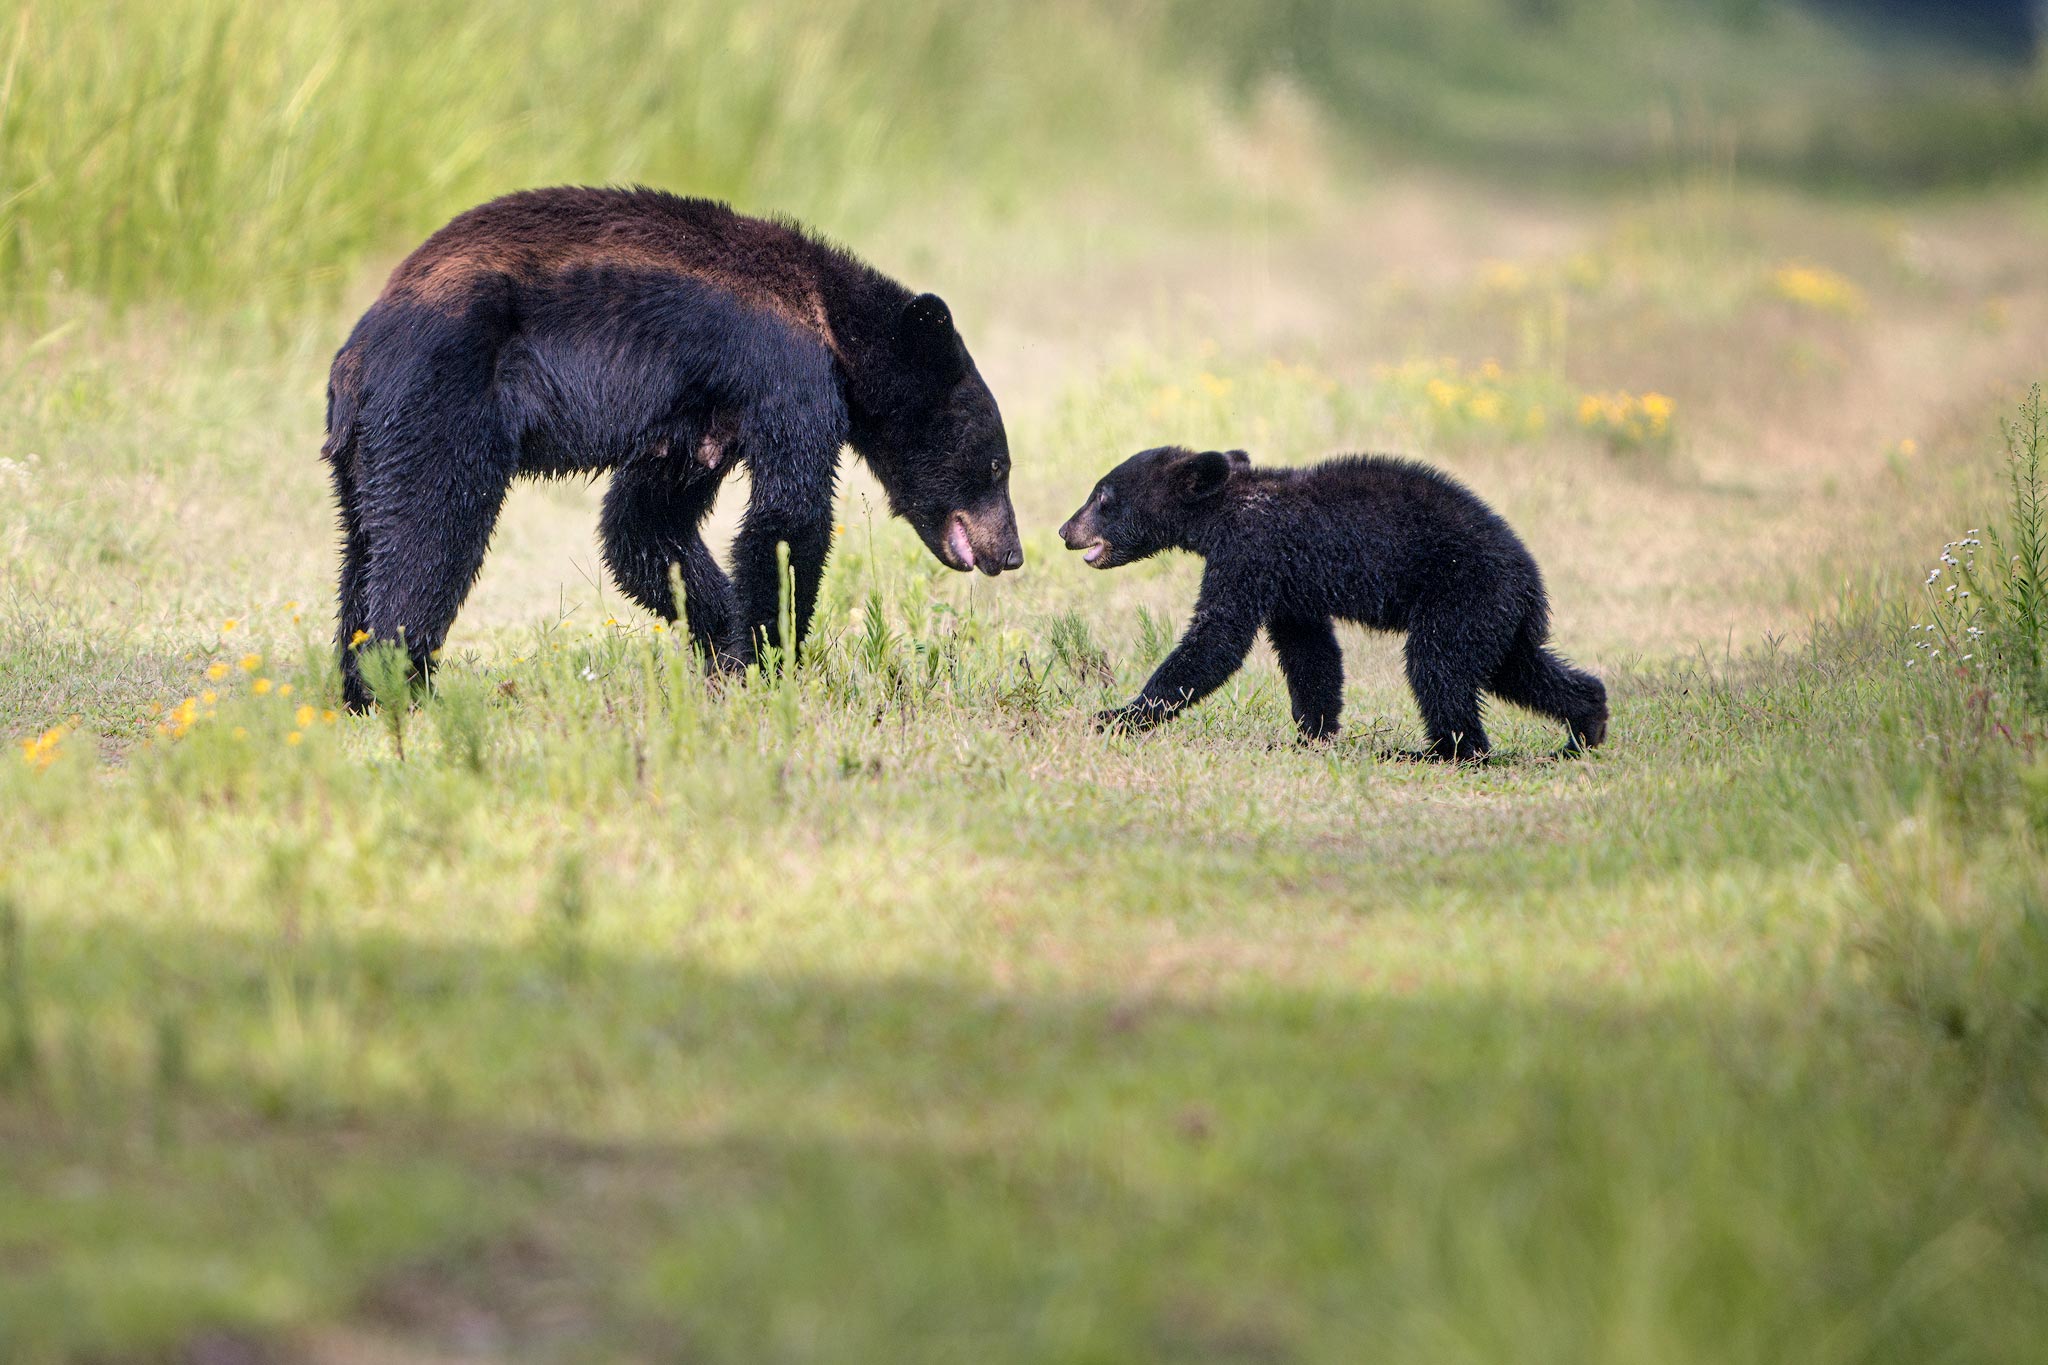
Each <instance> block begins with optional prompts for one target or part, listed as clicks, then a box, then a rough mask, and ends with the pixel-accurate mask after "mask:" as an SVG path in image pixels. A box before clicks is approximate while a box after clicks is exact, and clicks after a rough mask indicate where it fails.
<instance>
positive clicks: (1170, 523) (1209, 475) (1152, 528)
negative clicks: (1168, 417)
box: [1060, 446, 1251, 569]
mask: <svg viewBox="0 0 2048 1365" xmlns="http://www.w3.org/2000/svg"><path fill="white" fill-rule="evenodd" d="M1250 467H1251V456H1249V455H1247V454H1245V453H1244V452H1243V451H1242V450H1204V451H1201V452H1200V453H1197V452H1195V451H1192V450H1187V449H1184V448H1183V447H1180V446H1160V447H1158V448H1156V449H1153V450H1146V451H1140V452H1139V453H1138V454H1136V455H1133V456H1131V458H1130V459H1128V460H1125V461H1124V462H1123V463H1122V464H1120V465H1118V466H1117V467H1116V468H1115V469H1112V470H1110V471H1109V473H1107V474H1105V475H1103V476H1102V481H1101V482H1100V483H1098V484H1096V485H1095V491H1094V492H1093V493H1090V494H1089V495H1088V501H1086V502H1084V503H1082V504H1081V510H1080V511H1078V512H1076V513H1074V515H1073V516H1071V517H1069V518H1067V524H1066V525H1065V526H1062V527H1060V539H1061V540H1063V541H1065V542H1066V543H1067V548H1068V549H1069V550H1079V551H1081V557H1082V558H1083V559H1085V560H1087V561H1088V562H1089V563H1090V564H1092V565H1094V566H1095V567H1096V568H1098V569H1113V568H1115V567H1116V566H1117V565H1119V564H1133V563H1136V562H1137V561H1138V560H1141V559H1144V558H1145V557H1146V556H1148V555H1155V554H1158V553H1159V552H1160V551H1161V550H1170V549H1175V548H1179V547H1183V546H1185V545H1186V543H1187V536H1188V532H1189V529H1190V528H1191V527H1192V525H1193V524H1194V523H1195V522H1196V521H1197V520H1198V519H1199V518H1200V517H1201V515H1202V514H1203V512H1204V511H1206V510H1208V509H1209V508H1211V507H1213V506H1214V505H1215V501H1216V499H1217V498H1219V497H1220V496H1221V495H1222V493H1223V490H1224V489H1226V488H1228V487H1229V486H1230V481H1231V480H1232V479H1233V478H1236V477H1237V476H1238V475H1240V474H1242V473H1243V472H1244V471H1245V470H1247V469H1249V468H1250Z"/></svg>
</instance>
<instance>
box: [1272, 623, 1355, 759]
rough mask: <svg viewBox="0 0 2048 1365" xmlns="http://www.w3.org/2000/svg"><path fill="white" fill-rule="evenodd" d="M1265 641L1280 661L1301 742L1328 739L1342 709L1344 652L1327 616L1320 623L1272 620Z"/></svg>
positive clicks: (1335, 729)
mask: <svg viewBox="0 0 2048 1365" xmlns="http://www.w3.org/2000/svg"><path fill="white" fill-rule="evenodd" d="M1266 638H1267V639H1269V640H1271V641H1272V642H1273V652H1274V653H1275V654H1277V655H1278V656H1279V658H1280V673H1281V676H1283V677H1285V678H1286V679H1287V700H1288V702H1289V703H1290V705H1291V708H1292V710H1293V712H1294V724H1295V726H1296V728H1297V729H1299V730H1300V731H1301V737H1302V738H1303V739H1328V738H1329V737H1330V736H1332V735H1334V734H1336V733H1337V717H1338V716H1339V715H1340V714H1341V713H1342V712H1343V710H1344V651H1343V650H1342V649H1341V648H1340V647H1339V646H1338V644H1337V631H1336V628H1335V626H1333V625H1332V624H1331V622H1330V618H1328V617H1327V616H1326V617H1324V618H1322V619H1321V620H1319V621H1304V620H1296V619H1292V618H1284V617H1278V616H1276V617H1273V618H1272V619H1270V620H1268V621H1267V622H1266Z"/></svg>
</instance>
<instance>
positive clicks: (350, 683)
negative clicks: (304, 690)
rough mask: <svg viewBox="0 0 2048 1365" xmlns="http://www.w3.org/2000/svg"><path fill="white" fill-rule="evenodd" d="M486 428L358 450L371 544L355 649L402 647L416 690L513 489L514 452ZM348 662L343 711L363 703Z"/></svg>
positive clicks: (353, 655)
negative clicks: (362, 456) (362, 635)
mask: <svg viewBox="0 0 2048 1365" xmlns="http://www.w3.org/2000/svg"><path fill="white" fill-rule="evenodd" d="M494 426H495V423H488V422H481V421H479V422H478V423H477V425H475V426H472V427H471V428H470V429H469V430H468V431H467V432H466V433H465V434H464V439H462V440H461V441H460V442H457V441H455V440H451V439H449V435H448V433H446V432H437V431H432V430H428V431H404V432H402V433H401V434H399V435H398V436H396V437H395V438H393V439H390V440H388V441H386V442H385V443H383V444H382V446H381V448H380V449H378V450H376V451H374V452H370V451H366V452H365V453H366V456H369V457H370V458H366V460H365V462H364V463H365V468H366V476H367V477H366V478H365V479H364V484H365V486H364V487H362V488H360V489H359V494H360V497H359V504H360V506H361V508H362V514H363V520H364V523H365V526H366V527H367V529H368V530H369V532H370V539H369V547H368V548H369V554H368V565H367V571H366V573H365V575H364V582H365V593H364V598H365V612H364V615H365V619H366V624H365V625H364V626H362V627H360V629H363V630H366V631H367V632H368V639H366V640H365V641H364V643H363V645H362V646H361V648H363V649H367V648H370V647H371V645H373V644H397V643H402V644H403V645H404V647H405V651H406V653H407V655H408V656H409V657H410V658H411V661H412V673H413V677H414V678H415V679H416V680H417V681H420V682H424V681H426V680H427V679H428V677H429V676H430V675H431V673H432V670H433V664H434V655H435V654H436V653H437V652H438V651H439V650H440V648H441V643H442V641H444V640H445V639H447V637H448V628H449V627H450V626H451V625H453V624H454V622H455V613H456V612H457V611H459V610H460V609H461V607H462V602H463V599H464V598H466V597H468V596H469V590H470V587H471V586H472V585H473V584H474V583H475V582H476V575H477V571H478V570H479V569H480V568H482V567H483V562H484V551H485V550H486V549H487V548H488V547H489V545H490V543H491V532H492V530H493V529H494V528H495V527H496V526H497V522H498V511H499V509H500V508H501V507H503V506H504V502H505V493H506V491H507V490H508V489H509V488H510V487H511V484H512V471H513V469H514V468H515V467H516V465H517V462H518V456H519V452H518V448H517V446H515V445H514V444H513V443H512V442H511V441H509V440H507V439H504V438H503V437H502V436H500V435H499V434H498V433H497V432H496V431H495V430H492V429H491V428H492V427H494ZM357 655H358V651H357V650H346V651H345V652H344V655H343V661H342V666H343V674H344V677H343V682H344V687H345V689H346V690H347V694H348V697H349V704H350V706H351V707H354V708H356V709H358V710H360V709H362V708H363V707H365V706H367V705H368V704H369V701H370V696H369V692H368V690H367V689H366V688H365V687H364V685H363V683H362V680H361V677H360V674H359V672H358V670H357V667H356V659H357Z"/></svg>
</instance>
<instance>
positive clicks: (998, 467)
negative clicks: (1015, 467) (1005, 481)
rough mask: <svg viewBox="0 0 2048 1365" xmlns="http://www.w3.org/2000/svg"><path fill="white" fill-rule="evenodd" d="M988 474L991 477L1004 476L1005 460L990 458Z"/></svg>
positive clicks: (998, 477)
mask: <svg viewBox="0 0 2048 1365" xmlns="http://www.w3.org/2000/svg"><path fill="white" fill-rule="evenodd" d="M988 476H989V477H990V478H991V479H1000V478H1001V477H1003V462H1002V461H1001V460H990V461H989V462H988Z"/></svg>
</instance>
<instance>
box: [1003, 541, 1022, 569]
mask: <svg viewBox="0 0 2048 1365" xmlns="http://www.w3.org/2000/svg"><path fill="white" fill-rule="evenodd" d="M1023 567H1024V547H1023V546H1022V545H1012V546H1011V547H1010V548H1009V550H1008V552H1007V553H1005V554H1004V555H1003V568H1004V569H1005V570H1006V571H1007V570H1010V569H1021V568H1023Z"/></svg>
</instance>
